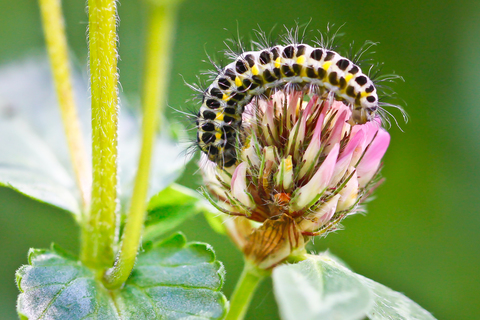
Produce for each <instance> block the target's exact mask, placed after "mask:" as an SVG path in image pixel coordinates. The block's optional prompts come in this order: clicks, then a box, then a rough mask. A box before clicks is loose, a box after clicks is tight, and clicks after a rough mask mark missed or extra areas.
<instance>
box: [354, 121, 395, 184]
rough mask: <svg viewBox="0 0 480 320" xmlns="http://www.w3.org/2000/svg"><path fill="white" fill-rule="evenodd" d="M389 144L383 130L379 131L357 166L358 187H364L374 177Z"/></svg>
mask: <svg viewBox="0 0 480 320" xmlns="http://www.w3.org/2000/svg"><path fill="white" fill-rule="evenodd" d="M389 144H390V135H389V134H388V132H387V131H385V130H384V129H380V130H379V131H378V134H377V136H376V137H375V139H374V140H373V141H372V143H371V144H370V146H369V147H368V150H367V151H366V152H365V155H364V156H363V158H362V160H361V161H360V163H359V164H358V166H357V176H358V183H359V185H360V187H364V186H365V185H366V184H367V183H368V182H369V181H370V180H371V179H372V177H373V176H374V175H375V172H376V171H377V170H378V167H379V166H380V161H381V160H382V157H383V155H384V154H385V152H386V151H387V148H388V145H389Z"/></svg>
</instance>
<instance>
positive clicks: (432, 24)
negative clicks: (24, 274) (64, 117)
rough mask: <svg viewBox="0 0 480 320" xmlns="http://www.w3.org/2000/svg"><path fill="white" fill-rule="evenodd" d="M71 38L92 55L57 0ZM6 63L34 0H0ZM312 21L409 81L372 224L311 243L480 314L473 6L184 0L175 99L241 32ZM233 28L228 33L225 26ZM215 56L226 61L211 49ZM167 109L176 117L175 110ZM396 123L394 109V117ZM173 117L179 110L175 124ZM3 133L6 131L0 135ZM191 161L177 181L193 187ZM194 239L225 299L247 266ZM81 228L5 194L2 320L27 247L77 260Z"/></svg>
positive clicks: (136, 29)
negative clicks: (211, 257)
mask: <svg viewBox="0 0 480 320" xmlns="http://www.w3.org/2000/svg"><path fill="white" fill-rule="evenodd" d="M63 2H64V12H65V16H66V21H67V31H68V36H69V42H70V45H71V49H72V51H73V53H74V54H75V55H76V57H77V59H78V61H80V63H82V64H84V63H85V62H86V60H87V49H86V36H85V34H86V31H85V30H86V23H87V16H86V13H85V8H84V5H85V1H72V0H68V1H63ZM140 4H141V0H123V1H121V3H120V5H119V6H118V12H119V15H120V19H121V22H120V27H119V37H120V48H119V52H120V57H121V61H120V63H119V68H120V80H121V83H122V87H123V91H124V94H125V95H126V96H127V97H129V98H131V99H130V100H132V101H138V99H136V96H137V95H138V92H139V88H140V84H141V66H142V48H143V47H142V45H143V38H142V36H141V35H142V34H143V32H144V27H145V12H144V10H145V7H144V6H142V5H140ZM0 12H1V15H2V18H1V19H0V63H1V64H5V63H8V62H10V61H14V60H15V59H18V58H19V57H24V56H28V55H30V54H38V53H39V52H40V53H41V52H43V50H44V43H43V35H42V30H41V25H40V20H39V12H38V7H37V2H36V1H34V0H16V1H10V0H0ZM310 19H312V21H311V24H310V28H311V29H321V30H325V26H326V24H327V23H329V22H330V23H335V25H337V26H339V25H342V24H343V23H346V24H345V26H344V27H343V28H342V30H343V32H344V33H345V34H346V36H345V37H344V39H343V42H344V43H348V42H350V41H351V40H355V42H356V43H358V44H359V43H362V42H363V41H364V40H373V41H378V42H380V45H379V46H377V47H376V48H375V51H376V52H377V53H376V54H375V55H374V58H375V60H377V61H383V62H385V68H384V70H385V71H386V72H391V71H395V72H396V73H398V74H400V75H402V76H403V77H404V78H405V83H402V82H399V83H396V84H395V85H394V89H395V90H396V91H397V93H398V96H399V97H401V99H403V100H404V101H405V102H406V110H407V112H408V113H409V115H410V118H411V121H410V122H409V123H408V124H407V125H402V128H403V130H404V132H401V131H400V130H399V129H398V128H397V127H395V126H393V127H392V128H391V129H390V133H391V135H392V142H391V146H390V149H389V150H388V152H387V155H386V157H385V159H384V162H385V169H384V171H383V174H384V176H385V177H386V178H387V181H386V183H385V184H384V185H383V186H382V187H381V188H379V189H378V191H377V192H376V199H375V201H373V202H371V203H370V204H369V205H368V214H367V215H366V216H360V215H358V216H354V217H351V218H349V219H347V220H346V221H345V223H344V225H345V228H346V230H344V231H339V232H337V233H336V234H331V235H329V236H328V237H327V238H326V239H316V241H315V250H317V251H322V250H325V249H327V248H328V249H329V250H330V251H331V252H332V253H334V254H336V255H338V256H339V257H341V258H342V259H344V260H345V261H346V262H347V263H348V264H349V265H350V266H351V267H352V268H353V269H354V270H355V271H356V272H358V273H360V274H362V275H365V276H367V277H369V278H372V279H374V280H376V281H378V282H380V283H383V284H385V285H387V286H389V287H391V288H393V289H395V290H398V291H400V292H403V293H405V294H406V295H407V296H409V297H410V298H412V299H413V300H415V301H416V302H418V303H419V304H420V305H422V306H423V307H424V308H426V309H427V310H429V311H431V312H432V313H433V314H434V316H436V317H437V318H438V319H480V303H478V301H480V289H479V288H480V275H479V270H480V241H479V238H480V236H479V234H480V212H479V209H478V204H479V194H480V193H479V192H480V166H479V165H478V162H479V159H480V148H479V142H480V130H479V126H478V123H479V122H480V77H479V76H478V75H479V74H480V2H479V1H478V0H449V1H438V0H425V1H382V0H377V1H353V0H349V1H319V0H304V1H291V2H289V1H282V2H278V1H258V0H257V1H252V0H244V1H235V2H233V1H232V2H229V1H220V0H209V1H199V0H187V1H185V3H184V4H183V5H182V7H181V10H180V15H179V24H178V33H177V40H176V43H175V48H174V61H173V72H172V77H171V83H170V96H169V104H170V105H171V106H174V107H182V106H185V100H186V99H187V98H189V97H190V94H191V91H190V89H188V88H187V87H186V86H185V85H184V83H183V80H182V77H181V76H180V74H181V75H183V77H184V78H185V79H186V80H187V81H190V82H192V81H194V80H195V75H197V74H199V72H200V70H205V69H207V68H209V67H210V66H209V65H208V64H206V63H204V62H202V60H205V59H206V54H205V51H207V52H208V53H209V54H211V55H215V54H216V53H217V52H218V51H220V50H223V49H224V45H223V41H224V40H225V39H226V38H228V37H231V35H232V34H235V33H236V31H237V25H238V29H239V33H240V34H241V35H243V36H245V37H246V38H248V37H249V35H251V34H252V29H254V28H256V27H257V24H259V25H260V26H261V27H262V28H263V29H266V30H269V29H270V28H271V27H273V26H274V25H277V28H276V30H277V31H279V30H281V29H282V25H284V24H285V25H287V26H289V27H291V26H293V25H294V21H295V20H298V21H300V22H301V23H303V22H307V21H309V20H310ZM224 28H226V29H227V31H225V30H224ZM217 56H220V55H217ZM170 113H171V115H173V112H170ZM397 117H399V115H398V114H397ZM176 119H177V120H178V115H177V116H176ZM0 139H1V137H0ZM194 171H195V167H194V165H190V166H189V168H188V170H187V172H186V173H185V174H184V176H183V177H182V178H181V183H183V184H185V185H188V186H190V187H196V186H198V185H199V182H200V179H199V176H198V175H193V174H194ZM180 229H181V230H182V231H183V232H185V233H186V234H187V236H188V238H189V239H190V240H198V241H205V242H208V243H211V244H212V245H213V246H214V248H215V250H216V252H217V255H218V258H219V259H220V260H221V261H223V262H224V264H225V266H226V270H227V280H226V283H225V288H224V291H225V293H226V295H227V296H230V294H231V292H232V290H233V286H234V284H235V281H236V279H237V278H238V276H239V273H240V271H241V268H242V259H241V255H240V254H239V252H238V251H237V250H236V249H235V248H234V246H233V245H232V244H231V243H230V242H229V241H227V240H226V239H225V238H224V237H222V236H220V235H217V234H214V233H213V231H212V230H211V229H210V228H209V226H208V225H207V223H206V222H205V221H204V219H203V217H201V216H198V217H196V218H194V219H191V220H189V221H187V222H186V223H184V224H183V225H182V226H181V228H180ZM77 235H78V228H77V227H76V225H75V224H74V222H73V219H72V218H71V217H69V216H68V214H66V213H64V212H61V211H59V210H55V209H52V208H51V207H49V206H47V205H42V204H38V203H35V202H34V201H31V200H29V199H27V198H25V197H22V196H19V195H18V194H16V193H14V192H12V191H10V190H7V189H0V318H1V319H15V318H16V313H15V299H16V295H17V289H16V287H15V281H14V272H15V270H16V269H17V268H18V267H19V266H20V265H22V264H25V263H26V262H27V259H26V258H27V251H28V248H30V247H36V248H41V247H47V246H49V244H50V243H51V242H52V241H55V242H57V243H58V244H60V245H61V246H63V247H65V248H66V249H69V250H71V251H74V252H78V236H77ZM277 318H278V314H277V311H276V306H275V301H274V297H273V293H272V287H271V282H270V281H266V282H265V283H263V284H262V286H261V288H260V290H259V291H258V292H257V294H256V295H255V298H254V301H253V303H252V305H251V308H250V311H249V313H248V319H277Z"/></svg>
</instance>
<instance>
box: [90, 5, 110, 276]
mask: <svg viewBox="0 0 480 320" xmlns="http://www.w3.org/2000/svg"><path fill="white" fill-rule="evenodd" d="M88 18H89V19H88V20H89V21H88V29H89V47H90V51H89V54H90V86H91V96H92V168H93V175H92V177H93V182H92V197H91V199H92V200H91V206H90V214H89V216H88V217H87V218H86V221H85V224H84V228H83V230H82V231H83V241H82V251H81V259H82V261H83V262H84V263H85V264H86V265H88V266H90V267H93V268H97V269H99V270H100V269H102V268H107V267H110V266H111V265H112V264H113V260H114V251H113V249H114V248H113V246H114V242H115V233H116V214H117V122H118V98H117V82H118V75H117V33H116V22H117V20H116V7H115V0H88Z"/></svg>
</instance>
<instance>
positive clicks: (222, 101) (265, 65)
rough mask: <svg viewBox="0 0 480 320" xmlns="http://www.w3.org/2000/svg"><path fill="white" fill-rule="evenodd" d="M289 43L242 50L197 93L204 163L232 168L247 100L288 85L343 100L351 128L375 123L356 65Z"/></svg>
mask: <svg viewBox="0 0 480 320" xmlns="http://www.w3.org/2000/svg"><path fill="white" fill-rule="evenodd" d="M292 42H293V43H292ZM292 42H291V43H290V44H288V45H285V46H282V45H274V46H270V47H265V46H263V48H261V49H260V50H258V51H247V52H245V51H243V49H242V53H241V54H238V55H236V58H235V60H234V61H233V62H231V63H230V64H228V65H226V66H225V67H223V68H217V71H218V73H217V74H215V77H214V79H213V80H212V83H211V84H210V85H209V86H208V88H207V89H206V90H204V91H203V94H202V106H201V107H200V111H199V112H198V114H197V145H198V147H199V149H200V150H201V151H202V152H204V153H205V154H206V155H207V156H208V159H209V160H210V161H213V162H215V163H217V164H218V165H220V166H223V167H230V166H232V165H234V164H235V163H236V161H237V149H236V147H237V146H238V145H237V143H238V140H239V139H237V136H238V132H240V130H241V125H242V113H243V111H244V108H245V106H246V105H247V104H248V103H249V102H250V101H251V100H252V99H253V98H256V97H257V98H261V97H263V96H265V95H268V94H270V93H272V92H273V91H275V90H279V89H283V88H285V87H288V86H290V87H292V88H295V89H300V90H306V91H309V92H310V93H316V94H319V95H321V94H325V93H327V94H331V95H332V96H335V97H336V98H337V99H339V100H343V101H344V102H345V103H346V104H348V105H350V107H351V110H352V118H351V121H353V122H354V123H358V124H363V123H366V122H367V121H371V120H373V119H374V118H375V116H376V113H377V112H378V111H379V99H378V95H377V88H376V86H375V83H374V81H373V80H372V79H371V78H370V77H369V76H368V75H367V74H365V73H363V72H362V70H361V68H360V67H359V66H357V65H356V64H355V63H354V62H353V61H352V60H350V59H347V58H345V57H343V56H341V55H340V54H338V53H337V52H335V51H333V49H332V48H331V46H322V47H312V46H310V45H308V44H304V43H296V41H292ZM319 46H320V45H319ZM361 54H363V52H360V56H361ZM353 60H354V61H357V60H358V59H356V57H354V59H353ZM393 78H395V77H391V78H388V79H387V81H390V80H391V79H393ZM380 81H385V80H383V79H382V80H380Z"/></svg>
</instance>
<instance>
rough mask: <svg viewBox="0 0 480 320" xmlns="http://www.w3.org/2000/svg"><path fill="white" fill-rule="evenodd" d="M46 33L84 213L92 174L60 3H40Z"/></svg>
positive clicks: (49, 0) (43, 0) (50, 0)
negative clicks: (76, 101) (73, 83)
mask: <svg viewBox="0 0 480 320" xmlns="http://www.w3.org/2000/svg"><path fill="white" fill-rule="evenodd" d="M39 4H40V11H41V14H42V25H43V32H44V34H45V43H46V45H47V51H48V56H49V58H50V65H51V68H52V75H53V80H54V83H55V89H56V92H57V98H58V104H59V107H60V113H61V115H62V121H63V127H64V130H65V135H66V138H67V145H68V149H69V151H70V159H71V161H72V167H73V171H74V172H75V177H76V180H77V185H78V188H79V190H80V196H81V199H82V204H83V212H84V213H85V212H87V210H88V206H89V202H90V185H91V180H90V179H91V172H90V168H89V165H88V162H87V153H86V151H85V144H84V141H83V138H82V132H81V129H80V120H79V119H78V114H77V109H76V106H75V99H74V98H73V89H72V81H71V75H70V65H69V62H68V46H67V36H66V35H65V23H64V20H63V15H62V6H61V2H60V0H39Z"/></svg>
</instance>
